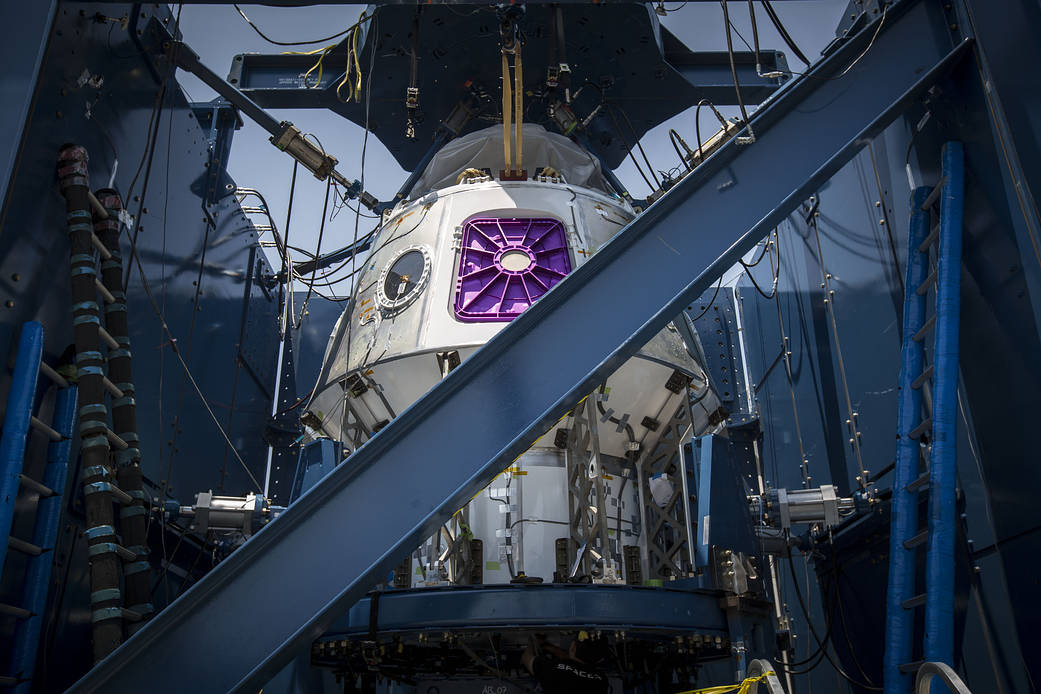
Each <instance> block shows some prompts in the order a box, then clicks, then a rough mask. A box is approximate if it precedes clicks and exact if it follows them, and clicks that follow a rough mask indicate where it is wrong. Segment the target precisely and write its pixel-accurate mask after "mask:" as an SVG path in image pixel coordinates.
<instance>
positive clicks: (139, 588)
mask: <svg viewBox="0 0 1041 694" xmlns="http://www.w3.org/2000/svg"><path fill="white" fill-rule="evenodd" d="M96 197H97V199H98V200H99V201H100V202H101V205H102V206H103V207H104V209H105V211H106V213H107V214H106V216H105V217H104V218H102V217H101V215H98V217H97V218H96V219H95V220H94V233H95V234H96V235H97V237H98V239H99V240H100V241H101V244H102V246H103V247H104V248H105V250H106V251H107V253H108V256H109V257H108V258H107V259H105V260H102V261H101V282H102V284H103V285H104V286H105V288H106V289H108V291H109V292H110V293H111V294H112V296H113V297H114V298H115V301H113V302H112V303H110V304H107V305H106V306H105V328H106V329H107V330H108V333H109V335H111V336H112V339H113V340H114V341H115V344H116V348H115V349H109V351H108V375H109V378H111V379H112V381H113V382H114V385H115V387H116V388H118V389H119V390H120V391H122V394H121V395H119V396H116V397H115V398H114V399H113V400H112V428H113V430H115V433H116V435H117V436H118V437H119V438H121V439H122V440H123V441H126V443H127V447H126V448H125V449H123V450H120V451H116V453H115V461H116V481H117V483H118V485H119V488H120V489H122V490H123V491H125V492H126V493H127V494H129V495H130V496H131V497H132V498H133V500H134V501H133V503H132V504H130V505H129V506H124V507H123V508H122V509H120V512H119V529H120V531H121V532H122V534H123V543H124V545H125V546H126V547H127V548H128V549H130V550H131V551H132V552H136V553H137V560H136V561H134V562H132V563H130V564H126V565H124V566H123V588H124V590H125V592H126V596H125V597H126V600H125V604H126V606H127V609H130V610H133V611H134V612H137V613H138V614H140V615H141V616H142V617H143V618H144V619H142V620H141V621H138V622H135V623H134V624H132V625H128V627H127V629H128V631H129V632H131V633H133V632H134V631H137V629H139V628H140V627H141V625H142V624H144V621H145V619H147V618H148V617H149V616H151V614H152V612H154V611H155V610H154V608H153V607H152V604H151V597H152V590H151V585H150V584H151V571H150V569H151V566H150V564H149V563H148V529H147V520H148V509H146V508H145V493H144V490H143V487H142V484H141V451H140V449H139V448H138V433H137V405H136V403H135V401H134V379H133V374H132V371H131V361H130V358H131V357H130V331H129V325H128V322H127V304H126V292H125V290H124V287H123V256H122V254H121V252H120V249H119V230H120V221H119V220H120V217H121V214H120V213H121V212H122V211H123V200H122V198H120V197H119V193H117V192H116V191H114V190H111V189H103V190H99V191H98V192H97V193H96Z"/></svg>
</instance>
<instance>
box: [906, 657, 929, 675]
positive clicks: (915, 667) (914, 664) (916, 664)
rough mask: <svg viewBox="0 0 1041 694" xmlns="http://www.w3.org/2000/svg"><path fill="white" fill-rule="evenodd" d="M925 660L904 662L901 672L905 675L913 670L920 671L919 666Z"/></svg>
mask: <svg viewBox="0 0 1041 694" xmlns="http://www.w3.org/2000/svg"><path fill="white" fill-rule="evenodd" d="M924 662H925V661H924V660H916V661H914V662H911V663H904V664H902V665H901V666H900V672H901V673H902V674H905V675H908V674H910V673H912V672H918V668H920V667H922V664H923V663H924Z"/></svg>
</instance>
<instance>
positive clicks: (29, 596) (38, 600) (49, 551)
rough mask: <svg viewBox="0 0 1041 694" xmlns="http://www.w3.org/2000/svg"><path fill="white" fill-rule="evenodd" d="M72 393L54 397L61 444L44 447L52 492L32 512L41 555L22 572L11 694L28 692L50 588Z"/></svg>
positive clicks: (69, 441)
mask: <svg viewBox="0 0 1041 694" xmlns="http://www.w3.org/2000/svg"><path fill="white" fill-rule="evenodd" d="M76 394H77V389H76V386H67V387H64V388H61V389H59V390H58V392H57V394H56V395H55V400H54V421H53V424H54V428H55V429H57V431H58V433H60V434H61V435H62V437H63V438H62V440H61V441H52V442H51V443H50V445H48V446H47V467H46V469H45V470H44V472H43V483H44V485H45V486H46V487H48V488H49V489H50V490H51V491H52V492H54V493H53V494H52V495H51V496H48V497H45V498H41V499H40V501H39V506H38V507H37V509H36V527H35V529H34V530H33V544H34V545H37V546H38V547H42V548H43V550H44V552H43V554H41V555H40V556H38V557H32V558H31V559H29V565H28V567H27V568H26V572H25V589H24V590H23V592H22V607H24V608H25V609H26V610H28V611H29V612H30V613H31V614H30V616H29V617H28V618H26V619H24V620H21V621H19V622H18V625H17V626H16V627H15V632H14V646H13V648H12V653H11V666H10V674H11V676H12V677H16V678H18V680H19V684H18V686H16V687H15V690H14V691H15V694H29V692H30V690H31V689H32V678H33V670H34V669H35V665H36V653H37V648H38V647H39V643H40V631H41V627H42V626H43V615H44V613H45V612H46V611H47V590H48V589H49V588H50V584H51V569H52V567H53V566H54V554H53V550H54V546H55V544H56V540H57V538H58V527H59V526H60V524H61V509H62V502H63V498H64V497H63V495H64V493H65V478H66V477H68V469H69V451H70V449H71V448H72V434H73V427H74V426H75V424H76Z"/></svg>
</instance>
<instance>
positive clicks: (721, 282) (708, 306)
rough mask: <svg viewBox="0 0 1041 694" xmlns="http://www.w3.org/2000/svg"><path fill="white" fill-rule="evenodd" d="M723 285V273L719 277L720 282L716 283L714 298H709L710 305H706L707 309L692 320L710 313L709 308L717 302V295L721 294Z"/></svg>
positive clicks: (692, 320)
mask: <svg viewBox="0 0 1041 694" xmlns="http://www.w3.org/2000/svg"><path fill="white" fill-rule="evenodd" d="M722 286H723V277H722V275H721V276H720V278H719V282H718V283H717V284H716V291H714V292H713V293H712V298H711V299H709V300H708V305H706V306H705V309H704V310H703V311H702V312H701V313H699V314H698V315H697V316H696V317H694V318H692V319H691V322H694V321H696V320H699V319H700V318H702V317H703V316H704V315H705V314H706V313H708V310H709V309H710V308H712V304H714V303H716V297H717V296H719V288H720V287H722Z"/></svg>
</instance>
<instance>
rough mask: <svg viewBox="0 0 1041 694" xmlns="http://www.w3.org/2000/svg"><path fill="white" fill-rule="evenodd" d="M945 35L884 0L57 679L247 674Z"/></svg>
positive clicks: (471, 485) (590, 383) (609, 359)
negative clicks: (136, 619) (701, 156)
mask: <svg viewBox="0 0 1041 694" xmlns="http://www.w3.org/2000/svg"><path fill="white" fill-rule="evenodd" d="M948 36H949V34H948V33H947V32H946V24H945V22H944V18H943V15H942V9H941V8H939V7H936V6H934V5H933V4H932V3H925V2H920V1H919V2H916V1H914V0H904V1H903V2H900V3H899V4H897V5H895V6H893V7H891V8H889V10H888V14H887V16H886V17H885V18H882V19H876V20H875V21H874V22H872V23H870V24H868V25H867V26H866V27H865V28H864V29H863V30H862V31H861V32H859V33H858V34H857V35H855V36H853V37H851V38H850V39H849V40H848V41H847V42H846V43H845V44H843V45H842V46H840V47H838V48H837V49H836V50H835V51H834V52H832V53H831V54H830V55H829V56H828V57H827V58H826V59H824V60H822V61H821V62H820V63H819V64H818V65H816V66H815V67H814V68H813V69H811V70H810V71H809V73H808V74H807V75H806V76H804V77H803V78H801V79H799V80H796V81H795V82H793V83H792V84H791V85H790V86H789V87H788V88H787V89H786V90H784V91H783V92H781V93H780V94H778V95H777V96H776V97H775V98H774V99H773V100H772V101H771V102H769V103H768V104H767V105H765V106H764V107H763V108H762V109H760V111H759V112H758V113H756V114H755V116H754V117H753V118H752V125H754V128H755V132H756V135H757V138H756V141H755V144H753V145H751V146H748V145H742V144H741V140H740V139H738V138H735V139H734V140H732V141H731V142H729V143H728V144H727V145H725V146H724V147H722V148H721V149H720V150H718V151H717V152H716V153H715V154H713V155H712V156H711V157H709V158H708V159H707V160H706V162H705V163H704V164H702V165H701V166H700V167H699V168H698V169H696V170H695V171H694V172H693V173H692V174H690V175H689V176H687V177H686V178H684V179H683V180H682V181H680V182H679V183H678V184H677V185H676V186H675V187H674V188H673V189H672V190H670V191H669V192H668V193H667V194H666V195H665V196H664V197H662V198H661V199H660V200H659V201H658V202H656V203H655V204H654V205H652V206H651V207H650V208H649V209H648V210H647V211H646V212H645V213H644V214H643V215H641V216H640V217H638V218H637V219H636V220H634V221H633V222H632V223H630V224H629V225H628V226H627V227H626V228H625V229H624V230H622V231H621V232H619V234H618V235H617V236H616V237H615V238H614V239H613V240H612V241H611V242H610V243H609V244H607V245H606V246H605V247H604V248H602V249H601V250H600V251H598V252H597V254H596V255H594V256H593V257H592V258H591V259H590V260H589V262H587V263H586V264H584V265H583V266H582V267H580V268H578V269H577V270H576V271H575V272H573V273H572V274H571V275H570V276H569V277H568V278H567V279H566V280H565V281H563V282H561V283H560V284H559V285H557V286H556V287H555V288H554V289H553V290H552V291H551V292H549V293H548V294H547V295H546V296H545V297H543V299H542V300H540V301H539V302H538V303H536V304H535V305H534V306H533V307H532V308H531V309H529V310H528V311H527V312H525V313H524V314H522V315H521V316H519V317H518V318H517V319H515V320H514V321H513V322H512V323H511V324H509V325H508V326H506V328H504V329H503V331H502V332H501V333H499V335H497V336H496V337H495V338H494V339H493V340H491V341H490V342H489V343H488V344H487V345H486V346H485V347H484V348H482V349H481V350H479V351H478V353H476V354H475V355H474V356H472V357H471V358H470V359H468V360H467V361H466V362H464V363H463V364H462V365H461V366H460V367H458V368H457V369H456V370H454V371H453V372H452V373H451V374H449V376H448V377H447V378H445V379H444V381H443V382H441V383H440V384H438V386H436V387H435V388H434V389H432V390H431V391H430V392H429V393H428V394H427V395H426V396H424V397H423V398H422V399H421V400H420V401H418V402H417V403H416V404H415V405H413V406H412V407H410V408H409V409H408V410H407V411H405V412H403V413H402V414H401V415H399V416H398V418H397V419H395V420H394V421H393V422H391V423H390V424H389V425H388V426H387V427H386V428H384V429H383V430H381V431H380V432H379V434H378V435H376V436H374V437H373V438H372V439H371V440H370V441H369V442H367V443H366V445H364V446H363V447H362V448H361V449H359V450H358V451H357V452H356V453H355V455H354V456H353V457H352V461H351V464H350V465H340V466H338V467H337V468H336V469H335V470H334V471H333V472H332V473H331V474H330V475H329V476H328V477H326V478H325V479H324V480H322V481H321V482H320V483H319V484H318V485H316V486H315V487H314V488H312V489H311V490H310V491H309V492H308V493H307V494H305V495H304V496H303V497H302V498H301V499H300V500H298V501H297V502H296V503H295V504H293V505H292V506H290V507H289V508H288V509H287V510H286V512H285V513H284V514H283V515H282V516H281V517H280V518H279V519H278V520H277V521H275V522H273V523H271V524H269V525H268V526H267V527H265V528H264V529H263V530H261V531H260V532H259V533H257V534H256V535H255V536H254V537H253V539H252V540H250V541H249V542H247V543H246V544H244V545H243V546H242V547H241V548H240V549H239V550H238V551H236V552H235V553H234V554H232V555H231V556H230V557H229V558H228V559H227V560H225V561H224V562H223V563H221V564H219V565H218V566H217V567H216V568H215V569H214V570H213V571H211V572H210V573H209V574H208V575H207V576H206V577H205V578H204V579H203V580H201V581H200V582H199V583H197V584H196V585H195V586H194V587H192V589H191V590H189V591H188V592H187V593H185V594H184V595H182V596H181V597H180V598H179V599H178V600H177V601H176V602H175V603H173V604H172V605H171V607H170V609H167V610H166V611H164V612H162V613H160V614H159V615H157V616H156V618H154V619H153V620H152V621H151V622H149V623H148V624H147V625H146V626H145V627H144V628H143V629H141V630H140V631H139V632H137V633H136V634H135V635H134V636H133V637H131V638H130V639H129V640H128V641H127V642H126V643H125V644H124V645H123V646H122V647H121V648H119V649H118V650H117V651H116V652H114V653H113V654H112V655H110V656H109V657H108V658H106V659H105V660H104V661H102V662H101V663H99V664H98V666H97V667H95V668H94V669H93V670H92V671H91V672H89V673H88V674H87V675H85V676H84V677H83V678H82V679H81V680H80V681H79V682H78V683H77V684H76V685H75V686H74V687H73V688H72V691H77V692H85V691H123V690H130V689H131V688H133V687H136V686H138V685H139V684H140V683H141V682H145V681H148V682H152V683H154V685H153V688H154V689H156V690H157V691H171V692H174V691H177V692H179V691H183V690H184V689H185V688H188V687H196V686H198V683H199V682H206V685H207V687H208V688H210V689H212V690H214V691H218V690H219V691H241V692H247V691H249V692H252V691H256V690H257V689H259V688H260V687H262V686H263V684H264V683H265V682H266V681H267V680H268V679H269V678H270V677H271V676H273V675H274V674H275V673H277V672H278V671H279V670H280V669H282V667H284V666H285V665H286V664H287V663H288V662H289V661H290V660H291V659H292V657H293V656H294V655H295V654H297V653H299V652H300V651H301V650H302V649H306V648H307V646H308V645H309V643H310V642H311V641H313V640H314V639H315V638H317V637H318V636H320V635H321V634H322V633H324V632H325V630H326V629H327V628H328V627H329V626H331V625H332V624H333V622H334V621H335V620H336V619H337V618H338V617H340V616H341V615H343V614H344V613H345V612H346V611H347V610H348V609H349V608H350V607H351V605H353V604H355V603H356V602H357V601H358V600H359V599H360V598H361V597H363V596H364V594H365V593H366V592H367V591H368V590H369V589H370V587H371V586H372V585H373V584H374V583H375V582H376V581H377V580H379V579H380V577H381V576H383V575H385V574H386V572H387V571H389V570H390V569H391V568H392V567H393V566H394V565H395V564H396V563H398V562H399V561H400V558H401V556H402V555H404V554H405V553H406V552H407V551H409V550H410V549H411V548H414V547H416V546H417V545H418V544H419V543H420V542H421V541H422V540H423V539H425V538H426V537H429V536H430V534H431V533H433V532H434V531H435V530H436V529H437V528H439V527H440V526H441V524H443V523H444V522H445V521H446V520H447V519H448V518H449V517H451V515H452V514H453V513H454V512H455V511H456V510H457V509H458V508H460V507H462V506H463V505H464V504H465V503H466V501H467V500H468V499H469V498H471V496H472V495H473V494H474V493H475V492H477V491H478V490H479V489H481V488H483V487H484V486H486V485H487V484H488V483H489V482H490V481H491V480H492V479H493V478H494V477H495V476H496V475H497V474H499V472H500V471H501V470H502V469H503V468H505V467H506V465H508V464H509V462H510V461H512V460H513V459H514V458H515V457H516V456H518V455H519V454H520V453H522V452H523V451H525V450H527V449H528V448H529V447H530V446H531V445H532V444H533V443H534V442H535V440H536V439H537V438H538V436H539V435H540V434H541V432H543V431H545V430H546V429H548V428H549V427H550V426H552V425H553V423H554V422H556V421H557V420H558V419H559V418H560V417H561V416H563V415H564V413H566V412H567V411H569V410H571V409H572V408H574V407H575V406H576V405H577V404H578V402H579V401H580V400H581V398H582V397H583V395H584V394H585V393H588V392H590V390H591V389H592V388H593V387H595V385H596V384H597V383H601V382H603V380H604V379H605V378H606V377H607V376H608V375H609V374H610V373H612V372H613V371H614V370H616V369H617V368H618V367H619V366H620V365H621V364H622V363H624V361H625V360H626V359H628V358H629V357H630V356H632V355H633V354H635V352H636V351H637V350H638V349H639V348H640V347H641V346H642V345H644V344H645V343H646V342H647V341H648V340H649V339H650V338H651V337H652V336H653V335H654V334H655V333H656V332H658V331H659V330H661V329H662V328H663V327H664V326H665V324H666V323H668V322H669V321H670V320H672V318H673V317H674V316H676V315H677V314H679V313H680V311H681V310H682V309H683V307H684V306H686V305H687V303H689V301H691V300H692V299H693V298H695V297H697V296H700V295H701V293H702V292H703V291H704V290H706V289H707V288H709V287H710V286H712V285H713V283H714V282H715V281H716V279H717V278H718V277H720V275H721V273H722V272H723V271H724V270H725V269H726V268H728V267H730V266H731V265H732V264H733V263H735V262H736V261H737V260H738V259H739V258H740V257H742V255H743V254H744V253H746V252H747V251H748V250H749V249H751V248H752V246H753V245H754V244H755V243H756V242H757V241H758V240H759V239H760V238H761V237H762V236H763V235H764V234H765V233H766V231H767V230H768V229H770V228H772V227H773V226H774V225H776V224H777V223H778V222H779V221H780V220H781V219H783V218H784V217H785V216H786V215H787V214H788V213H789V212H791V211H792V210H793V209H794V208H795V207H796V206H797V205H798V204H799V202H800V201H802V200H804V199H805V198H806V197H807V196H808V195H809V194H810V193H812V191H814V190H815V189H816V188H817V187H818V186H819V185H820V184H821V183H823V182H824V181H826V180H827V179H828V178H829V177H830V176H831V175H833V174H834V173H835V172H836V171H837V170H838V169H839V168H840V167H842V166H843V165H844V164H845V163H847V162H848V161H849V160H850V159H851V158H852V156H853V155H854V154H855V153H856V152H858V151H859V150H860V149H861V148H862V147H863V146H864V145H865V144H866V143H867V142H869V141H870V139H871V138H872V137H873V136H875V135H877V134H878V133H879V132H881V130H882V129H883V128H885V127H886V126H887V125H889V124H890V123H892V122H893V120H894V119H895V118H896V117H897V116H899V115H900V114H901V113H902V112H903V111H904V110H905V109H906V108H907V106H908V105H909V104H911V103H912V102H913V101H914V100H915V99H916V98H918V97H919V96H920V95H922V94H923V93H924V91H925V90H926V89H928V87H929V86H931V85H933V84H934V83H936V82H937V81H938V80H939V79H940V78H942V77H943V76H945V75H946V74H947V71H948V70H949V69H951V68H952V67H953V66H954V65H956V64H957V63H958V62H959V61H960V60H961V59H963V58H964V57H965V56H966V55H967V54H968V52H969V51H968V50H967V48H968V46H969V45H970V43H971V42H969V41H963V42H961V43H960V44H957V45H954V46H953V47H952V45H951V44H952V42H951V41H950V39H949V38H948ZM782 166H783V167H784V170H783V174H782V172H781V171H780V170H779V168H780V167H782ZM693 220H697V222H698V226H699V229H700V231H699V233H690V226H691V223H692V222H693ZM705 259H714V260H712V261H710V262H705V264H704V265H701V263H702V262H704V260H705ZM692 263H693V265H692ZM633 277H638V278H640V283H639V291H633V287H634V284H633V282H632V278H633ZM603 306H610V307H611V319H610V320H604V319H603V310H602V307H603ZM577 336H581V338H582V339H583V341H584V343H583V344H584V347H583V349H580V350H576V349H574V344H573V341H574V339H575V338H576V337H577ZM548 370H551V371H552V373H549V372H548ZM536 375H537V377H535V376H536ZM504 394H506V395H507V398H508V399H507V400H503V396H504ZM490 403H494V404H495V406H489V404H490ZM463 419H465V421H466V422H467V432H468V435H467V436H449V435H446V434H447V433H449V432H452V431H454V430H456V428H457V427H458V423H459V422H460V421H461V420H463ZM431 461H436V464H430V462H431ZM388 489H394V490H395V495H394V497H393V498H394V499H395V502H394V503H388V497H387V490H388ZM362 528H364V529H365V532H364V533H363V534H359V532H358V531H359V530H360V529H362ZM350 536H354V537H360V541H359V542H358V543H357V545H356V546H352V547H351V548H350V550H349V551H343V550H341V549H330V548H329V547H328V543H327V541H326V540H324V539H323V538H329V537H350ZM243 634H248V635H249V638H245V639H244V638H242V635H243ZM229 644H233V645H234V647H233V648H229V647H228V646H229ZM185 662H190V663H192V664H193V667H192V668H185V667H184V663H185Z"/></svg>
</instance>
